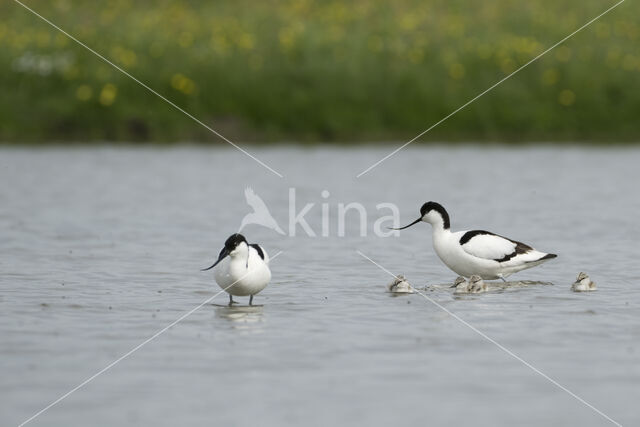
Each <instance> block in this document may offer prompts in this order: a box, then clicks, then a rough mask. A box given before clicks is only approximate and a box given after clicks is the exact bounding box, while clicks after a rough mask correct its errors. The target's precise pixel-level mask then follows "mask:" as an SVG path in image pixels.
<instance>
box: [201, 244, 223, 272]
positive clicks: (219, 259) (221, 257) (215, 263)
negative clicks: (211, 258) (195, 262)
mask: <svg viewBox="0 0 640 427" xmlns="http://www.w3.org/2000/svg"><path fill="white" fill-rule="evenodd" d="M227 255H229V252H227V251H226V249H225V250H223V251H222V252H220V256H219V257H218V260H217V261H216V262H214V263H213V265H212V266H211V267H208V268H203V269H202V270H200V271H207V270H211V269H212V268H213V267H215V266H216V265H218V263H219V262H220V261H222V260H223V259H224V258H225V257H226V256H227Z"/></svg>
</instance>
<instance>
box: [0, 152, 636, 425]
mask: <svg viewBox="0 0 640 427" xmlns="http://www.w3.org/2000/svg"><path fill="white" fill-rule="evenodd" d="M251 151H252V153H254V154H255V155H257V156H258V157H259V158H260V159H262V160H263V161H265V162H267V163H268V164H269V165H271V166H272V167H274V168H275V169H277V170H278V171H280V172H282V173H283V174H284V175H285V177H284V178H278V177H276V176H274V175H272V174H270V173H269V172H268V171H266V170H265V169H263V168H262V167H261V166H259V165H257V164H256V163H254V162H253V161H252V160H250V159H247V158H246V157H244V155H243V154H241V153H238V152H237V151H234V150H230V149H206V148H175V149H174V148H171V149H134V148H122V149H115V148H93V149H33V150H30V149H6V148H5V149H1V150H0V182H1V183H2V184H0V230H1V232H2V236H1V237H2V238H1V239H0V253H1V254H2V256H1V257H0V273H1V274H0V360H1V363H0V378H1V379H2V380H1V381H0V396H1V398H0V424H1V425H7V426H10V425H18V424H19V423H21V422H23V421H25V420H26V419H28V418H29V417H30V416H32V415H33V414H34V413H36V412H37V411H39V410H40V409H42V408H43V407H45V406H46V405H48V404H49V403H50V402H52V401H54V400H55V399H57V398H58V397H60V396H61V395H63V394H64V393H66V392H68V391H69V390H71V389H72V388H74V387H75V386H77V385H78V384H80V383H81V382H82V381H84V380H85V379H87V378H88V377H90V376H92V375H93V374H95V373H96V372H98V371H100V370H101V369H102V368H104V367H105V366H107V365H109V364H110V363H111V362H113V361H114V360H116V359H117V358H118V357H120V356H122V355H123V354H125V353H127V352H128V351H129V350H131V349H132V348H134V347H135V346H137V345H138V344H140V343H141V342H143V341H144V340H146V339H148V338H149V337H151V336H152V335H153V334H154V333H156V332H157V331H159V330H161V329H162V328H164V327H166V326H167V325H169V324H171V322H173V321H175V320H176V319H178V318H180V317H181V316H182V315H183V314H185V313H187V312H189V311H190V310H192V309H194V308H196V307H197V306H198V305H200V304H201V303H202V302H203V301H205V300H207V299H209V298H211V297H212V296H214V295H215V294H216V293H217V292H218V291H219V289H218V287H217V286H216V285H215V283H214V282H213V279H212V274H211V272H207V273H202V272H200V271H199V269H200V268H203V267H207V266H209V265H210V263H211V261H212V260H213V259H214V258H215V257H216V255H217V253H218V251H219V249H220V247H221V244H222V242H223V241H224V239H225V238H226V237H227V236H228V235H229V234H231V233H232V232H235V231H237V229H238V227H239V225H240V220H241V219H242V217H243V216H244V215H245V214H246V213H248V212H249V211H250V210H249V208H248V206H247V205H246V203H245V200H244V194H243V191H244V188H245V186H247V185H250V186H252V187H253V188H254V190H255V191H256V193H257V194H259V195H260V196H261V197H262V198H263V200H264V201H265V203H266V204H267V205H268V206H269V209H270V210H271V213H272V214H273V216H274V217H275V218H276V219H277V220H278V222H279V223H280V225H281V226H282V227H283V228H284V229H285V230H286V229H287V217H288V209H289V206H288V200H289V191H290V190H289V189H290V188H295V191H296V204H297V211H298V212H299V211H300V210H301V209H302V206H304V205H305V204H306V203H315V206H314V207H313V208H312V210H311V211H310V213H309V215H307V216H306V219H307V221H308V222H309V224H310V226H311V227H312V228H313V230H314V231H315V232H316V234H318V235H321V234H322V233H321V230H322V219H321V204H322V203H326V204H327V206H328V209H329V213H330V216H329V233H328V234H330V236H328V237H321V236H319V237H315V238H312V237H309V236H306V233H305V232H304V231H303V230H302V229H301V228H299V227H298V229H297V236H296V237H291V236H280V235H278V234H277V233H275V232H273V231H271V230H267V229H265V228H262V227H260V226H256V225H250V226H248V227H247V228H246V229H245V230H243V233H244V234H246V235H247V236H248V237H249V239H250V240H252V241H256V242H260V243H262V244H263V245H264V247H265V248H266V249H267V250H268V251H269V253H270V254H271V255H272V256H273V255H274V254H275V253H277V252H278V251H283V253H282V254H281V255H280V256H279V257H278V258H276V259H274V260H273V262H272V266H271V268H272V272H273V282H272V283H271V284H270V285H269V287H267V289H266V290H265V291H263V292H262V293H261V294H259V295H258V296H256V298H255V302H256V303H257V304H262V305H263V306H262V307H252V308H247V307H239V308H228V307H225V306H224V304H225V303H226V301H227V299H226V296H225V295H220V296H218V297H216V298H215V299H214V300H213V301H211V302H212V304H206V305H205V306H203V307H202V308H200V309H198V310H197V311H195V312H194V313H193V314H191V315H190V316H188V317H187V318H185V319H184V320H182V321H181V322H179V323H178V324H177V325H175V326H174V327H172V328H171V329H169V330H168V331H166V332H165V333H163V334H161V335H160V336H158V337H157V338H155V339H154V340H152V341H150V342H149V343H148V344H147V345H145V346H144V347H142V348H140V349H139V350H138V351H136V352H135V353H133V354H131V356H130V357H128V358H126V359H124V360H122V361H121V362H120V363H118V364H116V365H115V366H113V367H112V368H111V369H110V370H108V371H106V372H105V373H103V374H102V375H100V376H98V377H97V378H95V379H94V380H93V381H91V382H89V383H88V384H87V385H86V386H84V387H82V388H80V389H79V390H77V391H76V392H75V393H73V394H71V395H70V396H69V397H68V398H66V399H64V400H63V401H61V402H60V403H58V404H57V405H55V406H54V407H52V408H51V409H49V410H48V411H46V412H44V413H42V414H41V415H40V416H39V417H38V418H36V419H34V420H33V421H32V422H31V423H30V425H34V426H37V425H42V426H68V425H97V426H113V425H153V426H174V425H200V424H207V425H223V424H228V425H240V426H243V425H254V424H259V425H269V426H279V425H301V424H305V425H329V424H342V425H367V426H371V425H376V426H377V425H381V426H382V425H398V424H402V425H425V424H428V425H471V424H473V425H476V426H496V425H531V426H534V425H583V426H599V425H609V424H610V423H609V421H607V420H606V419H605V418H604V417H602V416H601V415H599V414H598V413H596V412H595V411H594V410H592V409H590V408H589V407H587V406H585V405H584V404H583V403H581V402H579V401H577V400H576V399H575V398H574V397H572V396H571V395H569V394H568V393H567V392H565V391H563V390H561V389H560V388H558V387H557V386H556V385H554V384H552V383H550V382H549V381H548V380H547V379H545V378H543V377H541V376H540V375H539V374H538V373H536V372H534V371H533V370H532V369H530V368H529V367H527V366H525V365H524V364H523V363H521V362H520V361H518V360H516V359H514V358H513V357H512V356H510V355H508V354H506V353H505V352H504V351H503V350H501V349H499V348H497V347H496V346H495V345H494V344H492V343H491V342H489V341H487V339H485V338H483V337H482V336H480V335H479V334H478V333H477V332H475V331H473V330H471V329H470V328H469V327H467V326H465V325H464V324H462V323H461V322H460V321H459V320H457V319H456V318H454V317H452V315H450V314H448V313H447V312H445V311H444V310H443V308H445V309H446V310H448V311H450V312H451V313H453V314H455V316H458V317H459V319H462V320H464V321H465V322H468V324H469V325H472V326H473V327H475V328H477V330H478V331H481V332H482V333H484V334H486V335H487V336H488V337H490V338H491V339H493V340H495V341H496V342H498V343H500V344H501V345H502V346H504V347H505V348H507V349H509V350H511V351H512V352H513V353H515V354H517V355H518V356H519V357H521V358H522V359H524V360H526V361H527V362H528V363H530V364H531V365H532V366H534V367H535V368H536V369H538V370H540V371H541V372H544V373H545V374H546V375H548V376H549V377H551V378H553V379H554V380H555V381H557V382H558V383H559V384H561V385H562V386H563V387H566V388H567V389H569V390H571V391H572V392H573V393H575V394H577V395H579V396H580V397H581V398H583V399H584V400H585V401H587V402H589V403H590V404H591V405H593V406H594V407H596V408H598V409H599V410H600V411H602V412H603V413H605V414H607V415H608V416H609V417H611V418H613V419H614V420H616V421H617V422H619V423H621V424H623V425H638V423H640V411H638V409H637V404H636V403H635V400H636V396H637V394H638V392H639V391H640V363H639V362H640V360H639V359H640V357H639V356H640V347H639V345H638V342H639V339H640V321H639V319H640V317H639V315H640V291H639V287H638V285H639V284H640V283H639V282H640V272H639V270H638V268H637V265H638V260H637V258H638V250H637V242H638V241H640V229H639V228H638V226H637V218H638V213H639V212H640V197H638V189H637V182H640V181H639V179H640V172H639V171H638V166H637V165H638V164H639V163H640V150H635V149H619V150H601V149H594V150H583V149H577V148H564V149H553V148H524V149H504V148H492V149H479V148H468V147H461V148H454V149H444V148H430V149H422V148H417V147H413V148H410V149H408V150H405V151H403V152H401V153H399V154H398V155H396V156H394V157H392V158H391V159H389V160H388V161H387V162H384V163H383V164H381V165H380V166H379V167H378V168H376V169H374V170H372V171H371V172H370V173H369V174H367V175H364V176H363V177H362V178H359V179H356V178H355V175H356V174H357V173H359V172H360V171H362V170H364V169H365V168H366V167H368V166H369V165H370V164H372V163H373V162H375V161H377V160H378V159H380V158H381V157H383V156H384V155H386V154H387V153H388V149H384V148H380V149H370V148H367V149H365V148H362V149H358V148H354V149H293V148H284V147H283V148H273V149H251ZM323 190H327V191H329V193H330V194H329V195H328V196H327V197H325V198H323V197H322V196H321V193H322V191H323ZM325 196H326V194H325ZM427 200H436V201H440V202H441V203H443V204H444V205H445V206H446V207H447V208H448V209H449V211H450V213H451V216H452V228H453V229H454V230H456V229H468V228H485V229H488V230H492V231H495V232H498V233H500V234H504V235H506V236H509V237H512V238H515V239H518V240H521V241H524V242H527V243H530V244H532V245H534V246H535V247H537V248H538V249H540V250H543V251H550V252H555V253H558V254H559V258H558V259H556V260H553V261H551V262H549V263H547V264H545V265H543V266H540V267H536V268H535V269H532V270H528V271H524V272H521V273H518V274H517V275H515V276H512V278H510V279H513V280H534V281H546V282H552V283H553V285H550V286H549V285H546V286H545V285H539V286H535V285H529V286H523V287H514V288H509V289H505V290H500V291H496V292H488V293H485V294H479V295H464V296H454V295H453V293H452V292H451V291H450V290H447V289H446V288H445V289H437V290H436V291H433V292H425V295H427V296H428V297H429V298H431V299H432V301H434V302H437V303H438V304H439V305H440V306H441V307H438V306H437V305H436V304H434V303H433V302H431V301H429V300H427V299H426V298H424V297H423V296H421V295H419V294H412V295H403V296H399V297H393V296H392V295H390V294H389V293H387V292H386V285H387V283H388V282H389V281H390V277H389V276H388V275H387V273H385V272H384V271H382V270H380V269H379V268H378V267H376V266H375V265H373V264H371V263H370V262H368V261H366V260H365V259H363V258H362V257H361V256H360V255H358V253H357V252H356V251H357V250H360V251H362V252H363V253H364V254H366V255H367V256H369V257H371V258H372V259H374V260H375V261H376V262H379V263H380V264H381V265H382V266H384V267H385V268H387V269H389V270H390V271H392V272H393V273H394V274H399V273H402V274H405V275H406V276H407V278H408V279H409V281H411V283H412V284H413V285H415V286H417V287H425V286H430V285H434V284H440V285H444V284H447V283H450V282H452V281H453V279H454V278H455V277H456V275H455V274H454V273H452V272H450V271H448V270H447V269H446V267H444V266H443V265H442V264H441V263H440V262H439V260H438V259H437V257H436V256H435V254H434V252H433V249H432V247H431V237H430V229H429V226H428V225H426V224H420V225H417V226H415V227H414V228H411V229H408V230H405V231H403V232H402V233H401V234H400V237H387V238H382V237H377V236H376V235H374V233H373V232H372V230H373V227H372V224H373V221H374V219H375V218H377V217H379V216H383V215H388V214H389V212H388V211H384V210H377V209H376V204H379V203H384V202H391V203H395V204H397V205H398V207H399V208H400V211H401V217H402V222H403V223H406V222H408V221H410V220H413V219H415V217H417V215H418V209H419V207H420V205H421V204H422V203H423V202H425V201H427ZM341 202H342V203H349V202H360V203H362V204H363V205H364V206H365V207H366V208H367V213H368V215H369V227H368V228H367V234H368V235H367V236H364V237H363V236H360V235H359V221H358V218H357V215H355V214H353V213H352V214H350V215H349V216H348V217H347V224H346V228H345V229H346V234H347V235H346V236H345V237H337V227H338V221H337V211H338V208H337V205H338V203H341ZM581 270H584V271H586V272H587V273H589V274H590V275H591V277H592V278H593V279H594V280H595V281H596V282H597V284H598V290H597V291H596V292H590V293H573V292H571V291H570V290H569V287H570V285H571V283H572V282H573V280H574V279H575V277H576V275H577V274H578V272H579V271H581ZM427 289H429V288H427ZM240 301H242V302H243V303H244V304H246V299H242V298H241V299H240ZM213 304H218V305H213Z"/></svg>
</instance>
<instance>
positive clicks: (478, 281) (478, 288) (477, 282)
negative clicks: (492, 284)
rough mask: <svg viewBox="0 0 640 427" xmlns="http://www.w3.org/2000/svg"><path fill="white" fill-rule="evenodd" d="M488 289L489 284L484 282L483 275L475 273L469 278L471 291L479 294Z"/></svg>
mask: <svg viewBox="0 0 640 427" xmlns="http://www.w3.org/2000/svg"><path fill="white" fill-rule="evenodd" d="M486 291H487V284H486V283H484V280H482V277H480V276H476V275H473V276H471V277H470V278H469V293H471V294H478V293H480V292H486Z"/></svg>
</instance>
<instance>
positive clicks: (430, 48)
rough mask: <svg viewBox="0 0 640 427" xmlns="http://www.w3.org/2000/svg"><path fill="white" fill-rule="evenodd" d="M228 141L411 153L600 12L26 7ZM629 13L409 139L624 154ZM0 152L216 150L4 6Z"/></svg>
mask: <svg viewBox="0 0 640 427" xmlns="http://www.w3.org/2000/svg"><path fill="white" fill-rule="evenodd" d="M27 4H28V5H29V6H30V7H32V8H34V9H35V10H36V11H37V12H38V13H40V14H42V15H43V16H45V17H47V18H48V19H50V20H51V21H53V22H54V23H56V24H57V25H59V26H60V27H61V28H63V29H65V30H66V31H68V32H69V33H71V34H73V35H74V36H75V37H77V38H78V39H80V40H81V41H83V42H84V43H86V44H87V45H89V46H91V47H92V48H94V49H95V50H96V51H98V52H100V53H101V54H103V55H104V56H106V57H107V58H109V59H110V60H112V61H113V62H115V63H116V64H118V65H120V66H121V67H123V68H124V69H126V70H127V71H128V72H130V73H131V74H132V75H134V76H135V77H137V78H138V79H140V80H141V81H143V82H145V83H146V84H148V85H149V86H150V87H152V88H154V89H155V90H157V91H158V92H160V93H161V94H163V95H165V96H166V97H167V98H169V99H170V100H172V101H173V102H175V103H176V104H178V105H180V106H181V107H183V108H184V109H186V110H187V111H189V112H190V113H192V114H193V115H194V116H196V117H198V118H199V119H201V120H203V121H204V122H206V123H207V124H209V125H210V126H211V127H213V128H214V129H216V130H218V131H219V132H221V133H222V134H224V135H225V136H227V137H229V138H231V139H233V140H241V141H254V142H268V141H303V142H310V141H339V142H354V141H369V140H391V139H400V140H402V139H410V138H412V137H414V136H415V135H417V134H418V133H420V132H421V131H423V130H425V129H426V128H428V127H429V126H431V125H432V124H433V123H435V122H437V121H438V120H440V119H441V118H443V117H444V116H446V115H447V114H449V113H450V112H452V111H453V110H455V109H456V108H458V107H459V106H461V105H462V104H464V103H465V102H467V101H468V100H469V99H471V98H473V97H474V96H476V95H478V94H479V93H480V92H482V91H484V90H485V89H487V88H488V87H489V86H491V85H492V84H494V83H495V82H497V81H498V80H500V79H501V78H503V77H505V76H506V75H508V74H509V73H510V72H512V71H513V70H515V69H517V67H519V66H521V65H522V64H524V63H526V62H527V61H529V60H530V59H532V58H533V57H535V56H536V55H537V54H539V53H540V52H542V51H543V50H545V49H546V48H547V47H549V46H551V45H553V44H554V43H556V42H557V41H558V40H560V39H562V38H563V37H565V36H566V35H568V34H569V33H571V32H572V31H574V30H575V29H577V28H578V27H580V26H581V25H583V24H584V23H586V22H587V21H588V20H590V19H592V18H593V17H595V16H596V15H598V14H599V13H601V12H602V11H604V10H605V9H606V8H607V7H609V6H611V5H613V4H614V2H613V1H612V2H602V1H595V0H581V1H579V0H568V1H564V2H557V1H551V0H540V1H537V2H521V1H515V0H514V1H512V0H491V1H486V2H469V1H463V0H447V1H444V0H442V1H433V0H432V1H425V0H398V1H393V2H390V1H386V0H385V1H383V0H360V1H350V2H341V1H333V2H331V1H317V2H311V1H307V0H294V1H272V0H265V1H260V2H256V1H253V0H235V1H215V2H210V1H186V0H181V1H164V0H160V1H156V2H134V1H132V0H130V1H125V0H120V1H116V0H112V1H92V2H80V1H72V0H56V1H44V0H42V1H35V0H30V1H27ZM638 16H640V6H639V5H638V3H637V2H630V1H629V2H625V3H623V4H622V5H620V6H619V7H618V8H617V9H615V10H614V11H612V12H611V13H609V14H608V15H605V16H604V17H603V18H601V19H600V20H599V21H597V22H596V23H594V24H593V25H591V26H589V27H588V28H586V29H585V30H583V31H582V32H580V33H578V34H577V35H576V36H575V37H573V38H571V39H570V40H568V41H567V42H566V43H564V44H563V45H561V46H559V47H558V48H556V49H555V50H553V51H551V52H550V53H548V54H547V55H545V56H543V57H542V58H541V59H540V60H538V61H536V62H535V63H533V64H531V65H530V66H529V67H527V68H525V69H524V70H522V71H521V72H519V73H517V74H516V75H514V76H513V77H512V78H510V79H509V80H507V81H506V82H504V83H503V84H501V85H500V86H498V87H497V88H496V89H495V90H493V91H491V92H490V93H488V94H486V95H485V96H483V97H482V98H480V99H479V100H477V101H476V102H474V103H473V104H471V105H470V106H468V107H467V108H465V109H464V110H462V111H460V112H459V113H457V114H456V115H454V116H453V117H452V118H450V119H449V120H447V121H446V122H444V123H443V124H441V125H440V126H438V127H436V128H435V129H433V130H432V131H431V132H429V133H428V134H426V135H425V136H424V137H422V138H421V141H433V140H438V141H442V140H445V141H460V140H472V141H476V140H486V141H507V142H519V141H536V140H552V141H636V140H638V139H639V137H640V124H639V121H638V115H639V113H640V79H639V77H640V24H639V23H638V20H637V19H636V17H638ZM0 70H1V71H2V73H1V74H0V90H1V93H2V96H1V97H0V140H1V141H5V142H10V143H11V142H15V143H20V142H29V141H32V142H42V141H44V142H47V141H68V140H75V141H80V142H85V141H100V140H110V141H151V142H171V141H185V140H186V141H216V142H219V141H220V139H219V138H217V137H215V136H214V135H212V134H211V133H210V132H209V131H207V130H206V129H204V128H203V127H201V126H200V125H198V124H196V123H195V122H193V121H192V120H190V119H189V118H188V117H186V116H184V115H183V114H181V113H180V112H178V111H176V110H175V109H173V108H172V107H171V106H169V105H168V104H167V103H165V102H164V101H162V100H160V99H159V98H157V97H155V96H154V95H152V94H151V93H149V92H148V91H146V90H145V89H144V88H142V87H140V86H139V85H138V84H137V83H135V82H134V81H132V80H131V79H129V78H128V77H126V76H124V75H123V74H121V73H119V72H118V71H117V70H115V69H114V68H113V67H111V66H110V65H108V64H106V63H104V62H103V61H101V60H100V59H99V58H98V57H96V56H95V55H93V54H91V53H90V52H88V51H86V50H85V49H83V48H82V47H80V46H78V45H77V44H75V43H74V42H72V41H71V40H69V39H68V38H67V37H65V36H64V35H62V34H60V33H59V32H57V31H56V30H55V29H53V28H51V27H50V26H48V25H47V24H46V23H44V22H43V21H41V20H39V19H38V18H37V17H36V16H34V15H32V14H31V13H29V12H28V11H27V10H25V9H24V8H22V7H20V6H19V5H18V4H17V3H15V2H13V1H6V2H3V3H2V4H0Z"/></svg>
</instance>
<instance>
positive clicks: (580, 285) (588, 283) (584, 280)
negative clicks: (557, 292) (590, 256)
mask: <svg viewBox="0 0 640 427" xmlns="http://www.w3.org/2000/svg"><path fill="white" fill-rule="evenodd" d="M571 290H572V291H574V292H588V291H595V290H596V284H595V282H593V281H592V280H591V278H590V277H589V276H588V275H587V274H586V273H583V272H580V274H578V278H577V279H576V281H575V282H574V283H573V285H571Z"/></svg>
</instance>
